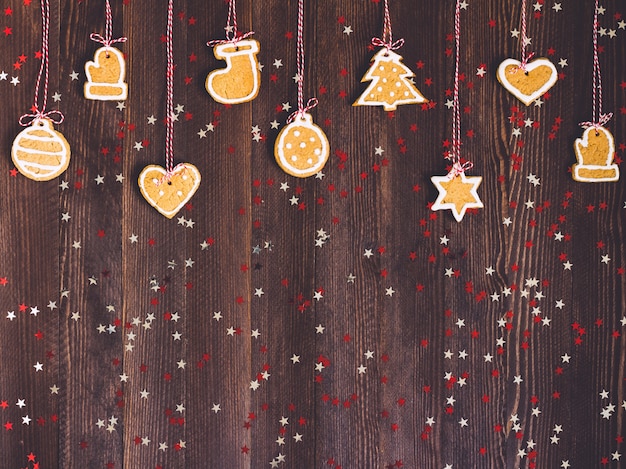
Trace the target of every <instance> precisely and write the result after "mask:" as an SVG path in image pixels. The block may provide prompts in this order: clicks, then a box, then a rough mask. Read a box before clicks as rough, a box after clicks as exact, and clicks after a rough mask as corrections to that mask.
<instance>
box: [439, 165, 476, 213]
mask: <svg viewBox="0 0 626 469" xmlns="http://www.w3.org/2000/svg"><path fill="white" fill-rule="evenodd" d="M430 180H431V181H432V183H433V184H434V185H435V187H436V188H437V190H438V191H439V196H438V197H437V200H435V203H434V204H433V205H432V207H431V209H432V210H446V209H450V210H451V211H452V215H454V218H455V219H456V221H457V222H460V221H461V220H463V216H464V215H465V212H466V211H467V209H468V208H483V203H482V201H481V200H480V197H478V192H477V189H478V186H479V185H480V183H481V182H482V180H483V178H482V177H481V176H469V177H468V176H466V175H465V173H460V174H457V175H455V174H454V173H450V174H448V175H446V176H432V177H431V178H430Z"/></svg>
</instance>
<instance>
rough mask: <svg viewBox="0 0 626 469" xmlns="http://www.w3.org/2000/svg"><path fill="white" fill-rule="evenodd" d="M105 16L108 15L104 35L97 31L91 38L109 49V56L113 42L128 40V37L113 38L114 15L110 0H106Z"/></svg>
mask: <svg viewBox="0 0 626 469" xmlns="http://www.w3.org/2000/svg"><path fill="white" fill-rule="evenodd" d="M105 16H106V26H105V30H104V37H102V36H101V35H100V34H97V33H91V35H90V36H89V38H90V39H91V40H92V41H95V42H99V43H100V44H102V45H103V46H104V47H106V49H107V57H108V49H109V47H111V44H115V43H116V42H126V41H127V38H126V37H118V38H115V39H113V37H112V36H113V15H112V14H111V4H110V3H109V0H106V6H105Z"/></svg>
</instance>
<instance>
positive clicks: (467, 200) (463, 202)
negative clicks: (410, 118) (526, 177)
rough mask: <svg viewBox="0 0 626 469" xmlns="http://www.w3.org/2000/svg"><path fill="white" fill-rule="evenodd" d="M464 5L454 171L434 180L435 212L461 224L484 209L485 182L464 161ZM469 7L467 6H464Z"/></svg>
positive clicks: (458, 12) (456, 17)
mask: <svg viewBox="0 0 626 469" xmlns="http://www.w3.org/2000/svg"><path fill="white" fill-rule="evenodd" d="M461 1H462V0H457V2H456V10H455V15H454V36H455V42H456V56H455V69H454V98H453V105H452V113H453V116H452V150H451V151H450V152H449V153H448V154H446V159H447V160H449V161H450V162H451V166H450V170H449V171H448V174H446V175H445V176H432V177H431V178H430V180H431V181H432V183H433V184H434V185H435V187H436V188H437V190H438V191H439V195H438V197H437V200H435V202H434V203H433V205H432V206H431V210H450V211H452V215H453V216H454V219H455V220H456V221H457V222H460V221H461V220H463V217H464V216H465V213H466V212H467V210H468V209H471V208H482V207H483V203H482V201H481V200H480V197H479V196H478V192H477V190H478V186H480V183H481V182H482V177H480V176H466V175H465V171H467V170H469V169H471V168H472V167H473V164H472V163H471V162H470V161H467V160H464V159H462V158H461V154H460V153H461V112H460V104H459V49H460V47H459V44H460V38H461V21H460V19H461ZM463 3H465V2H463Z"/></svg>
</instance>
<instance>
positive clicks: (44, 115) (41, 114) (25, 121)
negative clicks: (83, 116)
mask: <svg viewBox="0 0 626 469" xmlns="http://www.w3.org/2000/svg"><path fill="white" fill-rule="evenodd" d="M49 35H50V3H49V0H41V66H40V67H39V74H38V75H37V83H36V84H35V99H34V104H33V106H32V108H31V111H32V113H31V114H24V115H23V116H21V117H20V119H19V123H20V125H21V126H23V127H26V126H28V125H30V124H32V123H33V121H35V120H37V119H49V120H51V121H52V122H54V123H55V124H61V123H62V122H63V120H64V119H65V117H64V116H63V113H62V112H61V111H58V110H54V111H48V112H46V106H47V105H48V49H49V43H48V38H49ZM42 78H43V93H42V103H41V107H39V91H40V88H41V80H42Z"/></svg>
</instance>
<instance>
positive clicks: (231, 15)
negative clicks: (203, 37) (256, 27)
mask: <svg viewBox="0 0 626 469" xmlns="http://www.w3.org/2000/svg"><path fill="white" fill-rule="evenodd" d="M224 29H226V39H216V40H214V41H209V42H207V43H206V45H207V46H209V47H214V46H217V45H218V44H229V43H230V44H237V43H238V42H239V41H241V40H242V39H246V38H248V37H250V36H252V35H253V34H254V31H250V32H247V33H245V34H241V33H240V32H239V30H238V29H237V5H236V1H235V0H229V1H228V19H227V20H226V28H224Z"/></svg>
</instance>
